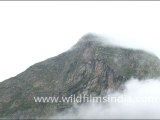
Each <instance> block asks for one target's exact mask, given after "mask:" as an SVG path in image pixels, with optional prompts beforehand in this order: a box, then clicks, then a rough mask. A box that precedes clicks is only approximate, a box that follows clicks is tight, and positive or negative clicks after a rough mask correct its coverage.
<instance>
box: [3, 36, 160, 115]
mask: <svg viewBox="0 0 160 120" xmlns="http://www.w3.org/2000/svg"><path fill="white" fill-rule="evenodd" d="M101 39H103V38H101V37H99V36H96V35H94V34H87V35H85V36H83V37H82V38H81V39H80V41H79V42H78V43H77V44H76V45H75V46H73V47H72V49H71V50H69V51H67V52H64V53H62V54H60V55H58V56H56V57H53V58H50V59H47V60H45V61H42V62H40V63H37V64H35V65H32V66H31V67H29V68H28V69H27V70H25V71H24V72H22V73H20V74H19V75H17V76H15V77H12V78H10V79H8V80H5V81H4V82H2V83H0V96H1V98H0V118H43V117H44V118H46V117H49V116H51V115H54V114H56V113H57V112H61V111H63V110H64V109H66V108H68V107H70V106H71V104H67V103H35V101H34V99H33V98H34V97H36V96H40V97H41V96H44V97H47V96H70V95H73V94H75V95H80V94H88V95H89V94H92V95H96V96H97V95H103V94H104V93H105V92H107V91H108V90H113V91H115V90H119V89H121V88H122V86H123V83H124V82H125V81H126V80H128V79H129V78H131V77H135V78H138V79H142V78H143V79H145V78H153V77H159V76H160V60H159V59H158V58H157V57H156V56H154V55H152V54H149V53H146V52H144V51H141V50H133V49H125V48H121V47H116V46H112V45H103V42H100V40H101Z"/></svg>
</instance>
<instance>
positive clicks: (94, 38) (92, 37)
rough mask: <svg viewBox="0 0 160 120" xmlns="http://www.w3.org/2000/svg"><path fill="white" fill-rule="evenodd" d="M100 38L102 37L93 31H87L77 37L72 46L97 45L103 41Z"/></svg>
mask: <svg viewBox="0 0 160 120" xmlns="http://www.w3.org/2000/svg"><path fill="white" fill-rule="evenodd" d="M102 40H103V38H102V37H101V36H100V35H97V34H95V33H87V34H85V35H84V36H82V37H81V38H80V39H79V41H78V42H77V43H76V44H75V45H74V46H73V48H77V47H78V48H79V47H83V48H84V47H90V46H97V45H99V44H101V43H102V42H103V41H102Z"/></svg>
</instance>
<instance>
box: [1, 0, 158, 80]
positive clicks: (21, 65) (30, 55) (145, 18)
mask: <svg viewBox="0 0 160 120" xmlns="http://www.w3.org/2000/svg"><path fill="white" fill-rule="evenodd" d="M159 13H160V2H159V1H158V2H155V1H153V2H151V1H128V2H126V1H103V2H102V1H99V2H98V1H88V2H87V1H86V2H85V1H75V2H73V1H59V2H58V1H52V2H49V1H47V2H44V1H37V2H36V1H32V2H29V1H22V2H18V1H14V2H11V1H9V2H4V1H3V2H0V81H2V80H4V79H7V78H9V77H12V76H15V75H16V74H18V73H20V72H22V71H24V70H25V69H26V68H28V67H29V66H30V65H32V64H34V63H37V62H39V61H42V60H45V59H47V58H49V57H53V56H55V55H58V54H60V53H62V52H63V51H66V50H67V49H69V48H70V47H71V46H72V45H73V44H75V43H76V42H77V41H78V39H79V38H80V37H81V36H82V35H84V34H85V33H88V32H95V33H98V34H102V35H104V36H106V37H107V38H109V39H110V40H111V41H113V43H116V44H119V45H122V46H125V47H133V48H142V49H145V50H148V51H150V52H153V53H154V54H156V55H157V56H159V57H160V47H159V43H160V42H159V41H160V34H159V31H160V15H159Z"/></svg>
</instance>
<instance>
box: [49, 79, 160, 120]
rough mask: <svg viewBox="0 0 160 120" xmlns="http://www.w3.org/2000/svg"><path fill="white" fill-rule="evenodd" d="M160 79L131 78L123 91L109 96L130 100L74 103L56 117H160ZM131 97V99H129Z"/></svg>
mask: <svg viewBox="0 0 160 120" xmlns="http://www.w3.org/2000/svg"><path fill="white" fill-rule="evenodd" d="M159 91H160V79H147V80H141V81H139V80H138V79H133V78H132V79H130V80H129V81H128V82H127V83H125V90H124V91H123V93H120V92H116V93H112V94H109V96H117V97H124V96H125V98H127V100H128V101H125V100H124V101H120V102H110V103H85V104H82V105H74V106H73V107H72V108H70V109H68V110H65V111H64V112H62V113H60V114H59V115H57V116H54V117H52V118H54V119H159V118H160V114H159V111H160V92H159ZM129 98H130V99H129Z"/></svg>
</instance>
